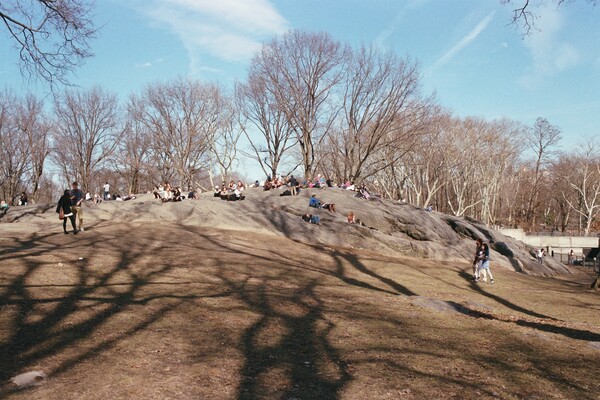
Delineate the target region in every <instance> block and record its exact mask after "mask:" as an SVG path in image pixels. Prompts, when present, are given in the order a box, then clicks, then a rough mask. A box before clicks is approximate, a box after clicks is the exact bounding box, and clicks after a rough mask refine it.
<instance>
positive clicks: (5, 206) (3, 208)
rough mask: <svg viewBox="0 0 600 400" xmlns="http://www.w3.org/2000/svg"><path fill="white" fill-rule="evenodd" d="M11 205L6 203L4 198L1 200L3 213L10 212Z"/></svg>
mask: <svg viewBox="0 0 600 400" xmlns="http://www.w3.org/2000/svg"><path fill="white" fill-rule="evenodd" d="M8 209H9V206H8V204H7V203H6V201H4V200H2V201H0V212H1V213H2V215H4V214H6V213H7V212H8Z"/></svg>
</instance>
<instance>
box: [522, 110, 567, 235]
mask: <svg viewBox="0 0 600 400" xmlns="http://www.w3.org/2000/svg"><path fill="white" fill-rule="evenodd" d="M560 139H561V136H560V129H559V128H558V127H557V126H555V125H552V124H550V123H549V122H548V120H547V119H545V118H538V119H536V121H535V124H534V125H533V127H532V128H530V129H529V130H528V131H527V136H526V144H527V146H528V147H529V149H530V150H531V151H532V152H533V155H534V157H535V158H534V166H533V171H532V172H533V174H532V181H531V184H530V185H529V189H530V194H529V198H528V200H527V207H526V211H525V222H526V223H528V224H530V226H532V227H533V226H534V225H535V217H536V210H537V208H538V207H539V206H540V202H539V195H540V188H541V186H542V183H543V180H544V179H545V177H544V172H545V170H546V167H547V166H548V164H549V161H550V159H551V157H552V156H554V155H555V154H556V152H555V150H554V148H555V146H556V145H557V144H558V142H559V141H560Z"/></svg>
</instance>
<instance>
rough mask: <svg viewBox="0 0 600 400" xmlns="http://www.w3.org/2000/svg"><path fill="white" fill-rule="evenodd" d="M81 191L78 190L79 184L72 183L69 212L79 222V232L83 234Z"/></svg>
mask: <svg viewBox="0 0 600 400" xmlns="http://www.w3.org/2000/svg"><path fill="white" fill-rule="evenodd" d="M83 196H84V195H83V191H82V190H81V189H79V184H78V183H77V182H73V189H72V190H71V210H72V211H73V214H75V217H76V218H77V219H78V220H79V231H80V232H84V229H83V208H82V206H81V203H82V202H83V199H84V197H83Z"/></svg>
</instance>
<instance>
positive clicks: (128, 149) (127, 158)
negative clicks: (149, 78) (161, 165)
mask: <svg viewBox="0 0 600 400" xmlns="http://www.w3.org/2000/svg"><path fill="white" fill-rule="evenodd" d="M136 105H137V103H135V101H131V102H130V103H129V107H128V110H127V124H126V127H125V130H124V132H123V139H122V140H121V141H120V143H119V146H118V149H117V152H116V153H115V154H116V157H115V159H114V163H113V165H114V169H115V170H116V171H117V172H119V174H120V175H121V176H122V177H123V178H124V179H125V181H126V182H127V186H128V191H129V193H141V183H142V178H143V176H144V175H145V176H146V177H147V176H148V174H149V172H150V171H149V166H150V165H151V163H150V157H151V147H152V143H151V134H150V132H149V131H148V128H147V127H146V125H144V123H143V122H142V118H141V117H142V115H141V110H140V109H138V108H136V107H135V106H136Z"/></svg>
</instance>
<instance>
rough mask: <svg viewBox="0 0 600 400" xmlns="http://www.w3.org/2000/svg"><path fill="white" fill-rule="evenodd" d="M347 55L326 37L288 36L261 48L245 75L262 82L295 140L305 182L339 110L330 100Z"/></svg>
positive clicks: (345, 51)
mask: <svg viewBox="0 0 600 400" xmlns="http://www.w3.org/2000/svg"><path fill="white" fill-rule="evenodd" d="M347 55H348V49H347V48H346V47H345V46H343V45H342V44H341V43H339V42H337V41H334V40H333V39H332V38H331V37H330V36H329V34H327V33H306V32H300V31H293V32H289V33H287V34H285V35H283V37H281V38H277V39H274V40H272V41H271V42H270V43H267V44H266V45H264V46H263V47H262V49H261V50H260V51H259V52H258V54H257V55H256V56H255V57H254V58H253V60H252V62H251V64H250V75H257V76H262V77H264V82H265V84H266V85H267V90H268V91H269V92H270V93H272V94H273V95H274V97H275V99H276V101H277V104H278V106H279V107H281V110H283V112H284V113H285V116H286V118H287V121H288V124H289V126H290V127H291V129H292V130H293V131H294V133H295V135H296V138H297V140H298V146H299V149H300V153H301V155H302V163H303V167H304V168H303V169H304V174H305V176H311V175H312V174H313V173H314V168H315V163H316V153H315V146H317V145H318V144H319V143H321V142H322V140H323V138H324V137H325V136H326V135H327V133H328V132H329V131H330V129H331V126H332V123H333V121H334V119H335V117H336V115H337V112H338V110H339V105H336V104H335V102H332V101H330V100H331V97H332V94H333V92H334V88H335V86H336V85H337V84H338V83H339V82H340V81H341V79H342V76H343V75H342V73H343V68H342V66H343V65H345V62H346V58H347Z"/></svg>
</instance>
